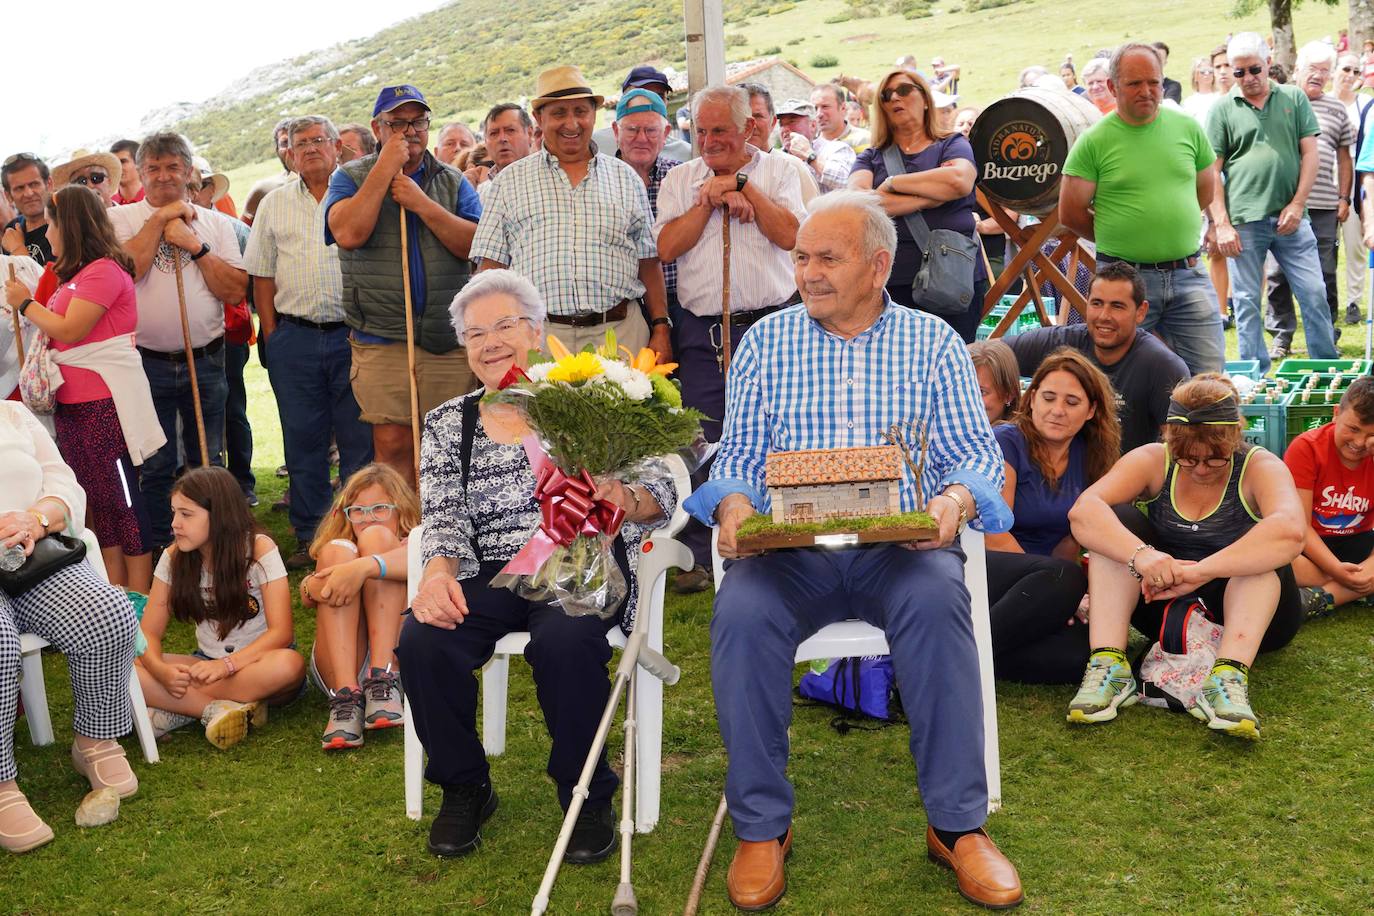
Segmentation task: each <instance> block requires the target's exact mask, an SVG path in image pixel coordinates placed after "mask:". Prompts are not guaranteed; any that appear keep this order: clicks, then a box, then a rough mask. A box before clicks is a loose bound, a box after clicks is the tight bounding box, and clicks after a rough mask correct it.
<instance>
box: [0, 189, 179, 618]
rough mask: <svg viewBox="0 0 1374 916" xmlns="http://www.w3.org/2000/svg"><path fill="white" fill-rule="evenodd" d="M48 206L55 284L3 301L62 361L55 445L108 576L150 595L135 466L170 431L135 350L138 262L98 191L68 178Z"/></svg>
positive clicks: (13, 290) (15, 285) (10, 288)
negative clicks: (46, 292) (80, 493)
mask: <svg viewBox="0 0 1374 916" xmlns="http://www.w3.org/2000/svg"><path fill="white" fill-rule="evenodd" d="M45 212H46V216H47V220H48V240H49V242H50V243H51V244H52V248H53V255H54V257H55V258H56V260H55V261H54V262H53V263H52V264H51V265H49V266H50V268H51V269H52V270H53V271H54V273H55V275H56V278H57V280H58V281H59V282H58V284H57V288H56V291H55V292H53V293H52V294H51V296H50V297H49V298H48V299H47V300H46V304H39V302H37V301H36V300H34V299H32V298H30V296H29V290H28V287H27V286H25V285H24V284H23V283H22V282H19V281H9V282H7V283H6V284H5V299H6V302H7V303H8V304H9V307H10V308H12V309H16V310H17V311H18V312H19V314H20V315H21V316H23V318H24V320H25V321H27V322H29V323H30V324H32V325H34V326H35V327H36V328H37V329H38V330H39V331H42V332H43V333H44V334H46V335H48V337H49V349H50V350H51V357H52V359H53V360H54V361H55V362H57V363H59V364H61V371H62V382H61V384H60V385H59V386H58V388H57V390H56V394H55V397H56V400H57V407H56V411H55V416H54V420H53V422H54V426H55V427H56V430H57V445H58V447H59V448H60V449H61V450H62V455H63V457H64V458H65V459H66V461H67V463H68V464H70V465H71V467H72V470H74V471H75V472H76V478H77V480H78V481H80V483H81V486H82V487H83V488H85V490H86V496H87V505H88V508H89V523H90V527H91V530H92V531H94V532H95V535H96V537H97V538H98V539H99V541H100V546H101V554H102V556H103V557H104V558H105V567H106V569H107V570H108V571H109V578H110V581H111V582H113V583H114V584H115V585H123V586H127V587H128V588H131V589H133V590H134V591H138V592H144V593H146V592H147V591H148V589H149V587H150V586H151V584H152V579H153V566H152V557H151V554H150V552H149V546H150V545H149V543H148V514H147V510H146V509H145V507H144V502H143V497H142V494H141V492H140V490H139V473H138V471H137V470H136V468H137V467H138V466H139V465H141V464H143V459H144V458H145V457H146V456H148V455H150V454H152V453H153V452H154V451H156V450H157V449H158V448H159V447H160V446H162V444H163V443H164V442H165V441H166V437H165V436H164V435H163V433H162V430H161V427H160V426H159V425H158V423H157V414H156V412H155V411H154V409H153V399H152V394H151V393H150V391H149V388H148V379H147V377H146V376H145V375H144V372H143V363H142V361H141V360H140V358H139V356H138V351H137V350H136V349H135V348H134V329H135V326H136V325H137V324H138V302H137V298H136V297H135V295H134V281H133V272H134V263H133V260H132V259H131V258H130V257H129V255H128V254H127V253H125V251H124V249H123V248H122V247H121V246H120V245H119V242H118V241H117V240H116V239H115V233H114V227H113V226H111V225H110V221H109V219H108V217H107V216H106V208H105V204H104V203H103V202H102V201H101V199H100V198H99V197H98V196H97V195H96V194H95V192H93V191H91V190H88V189H87V188H83V187H81V186H79V185H68V186H67V187H64V188H61V189H59V190H57V191H54V192H53V194H52V196H51V197H49V198H48V201H47V207H46V211H45ZM40 287H41V284H40Z"/></svg>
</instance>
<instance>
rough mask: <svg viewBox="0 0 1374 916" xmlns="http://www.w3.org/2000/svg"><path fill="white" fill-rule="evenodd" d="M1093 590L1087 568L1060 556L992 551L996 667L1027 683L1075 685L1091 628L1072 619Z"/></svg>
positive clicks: (1085, 657)
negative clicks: (1071, 620)
mask: <svg viewBox="0 0 1374 916" xmlns="http://www.w3.org/2000/svg"><path fill="white" fill-rule="evenodd" d="M1087 590H1088V579H1087V576H1085V575H1084V574H1083V568H1082V567H1081V566H1080V565H1078V564H1077V563H1070V562H1069V561H1067V560H1061V559H1059V558H1058V557H1045V556H1040V555H1039V554H1033V553H1008V552H1003V551H1000V550H989V551H988V597H989V599H990V600H991V602H992V607H991V608H990V611H991V616H992V653H993V669H994V670H995V671H996V674H997V677H998V678H1000V679H1002V680H1007V681H1020V682H1021V683H1023V684H1076V683H1078V681H1079V680H1080V679H1081V678H1082V677H1083V668H1084V666H1085V665H1087V663H1088V652H1089V650H1090V647H1089V645H1088V627H1087V625H1086V624H1081V623H1075V624H1074V625H1073V626H1069V625H1068V621H1069V619H1070V618H1072V617H1073V615H1074V612H1075V611H1077V610H1078V604H1079V602H1080V601H1081V600H1082V599H1083V595H1084V594H1085V593H1086V592H1087Z"/></svg>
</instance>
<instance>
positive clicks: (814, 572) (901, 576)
mask: <svg viewBox="0 0 1374 916" xmlns="http://www.w3.org/2000/svg"><path fill="white" fill-rule="evenodd" d="M683 168H684V169H685V168H687V166H683ZM896 247H897V236H896V230H895V229H894V228H893V225H892V220H891V218H890V217H889V216H888V215H887V214H886V213H885V212H884V211H883V209H882V207H881V206H880V205H879V203H878V201H877V197H876V196H875V195H872V194H868V193H864V192H859V191H836V192H834V193H833V194H826V195H823V196H821V197H818V198H816V200H815V201H814V202H813V203H812V206H811V213H810V214H809V215H808V216H807V218H806V220H805V221H804V222H803V223H802V225H801V227H800V229H799V230H798V233H797V242H796V247H795V250H794V251H793V263H794V265H795V270H794V280H795V282H796V285H797V287H798V289H800V290H801V295H802V304H800V305H796V306H793V307H791V308H787V309H783V310H782V311H781V312H778V313H776V314H773V315H769V316H768V317H766V318H764V319H763V320H761V321H760V322H758V323H757V324H756V325H755V326H754V327H753V328H751V329H750V331H749V333H748V334H746V335H745V336H744V339H743V340H741V341H740V343H739V347H738V348H737V349H736V351H735V357H734V360H733V361H732V363H731V366H730V379H729V391H728V397H727V405H728V406H727V410H726V414H725V432H724V436H723V438H722V440H721V449H720V452H719V454H718V456H717V458H716V462H715V466H714V467H713V468H712V470H711V479H710V480H709V481H708V482H706V483H705V484H703V485H702V486H701V487H700V488H699V489H697V491H696V492H695V493H694V494H693V495H692V496H691V498H690V499H688V500H687V502H686V508H687V510H688V511H689V512H691V513H692V514H693V515H694V516H695V517H696V518H697V519H698V520H700V521H702V522H703V523H706V524H714V525H717V526H718V527H719V529H720V540H719V545H720V551H721V553H722V554H723V555H725V556H728V557H738V558H737V559H735V561H734V562H733V563H731V564H730V565H729V566H728V567H727V568H726V571H725V577H724V579H723V580H722V581H721V585H720V589H719V590H718V591H717V592H716V599H715V614H714V617H713V618H712V621H711V682H712V687H713V690H714V693H715V701H716V715H717V720H718V722H719V726H720V733H721V737H722V739H723V740H724V742H725V750H726V753H727V755H728V758H729V765H728V769H727V771H726V777H725V795H726V800H727V802H728V803H729V810H730V815H731V818H732V819H733V821H734V827H735V833H736V835H737V836H738V837H739V840H740V842H739V846H738V848H737V849H736V851H735V857H734V861H733V862H732V863H731V864H730V871H729V876H728V878H727V888H728V890H729V894H730V899H731V901H732V902H733V903H734V904H735V905H736V906H737V907H740V908H741V909H747V910H759V909H764V908H765V907H768V906H772V905H773V904H775V903H777V902H778V900H780V899H781V898H782V895H783V892H784V891H785V890H786V887H787V879H786V874H785V870H784V864H783V863H784V859H785V858H786V857H787V854H788V853H789V852H790V851H791V849H792V832H793V825H792V811H793V790H792V785H791V784H790V783H789V782H788V780H787V775H786V773H787V758H788V737H787V728H788V724H789V723H790V721H791V718H792V695H791V694H792V668H793V660H794V658H795V654H796V650H797V646H798V645H799V644H800V643H801V641H802V640H804V639H806V638H807V637H808V636H810V635H811V634H813V633H815V632H816V631H817V630H819V629H820V628H821V627H823V626H825V625H826V624H829V623H835V622H837V621H841V620H846V619H848V618H851V617H859V618H862V619H863V620H866V621H868V622H869V623H871V624H873V625H874V626H877V627H880V628H882V630H883V632H884V633H885V635H886V637H887V642H888V645H889V646H890V647H891V652H892V660H893V665H894V666H895V668H896V672H897V684H898V687H899V689H900V690H901V694H902V707H903V709H904V710H905V712H906V715H907V718H908V719H909V720H910V723H911V753H912V757H913V758H914V760H915V762H916V765H917V779H918V782H919V786H920V793H921V802H922V804H923V805H924V806H925V809H926V815H927V820H928V823H929V826H928V828H927V830H926V850H927V853H928V855H929V856H930V858H931V860H932V861H935V862H937V863H938V864H942V865H945V866H947V867H949V868H952V869H953V870H954V873H955V876H956V877H957V879H958V885H959V891H960V893H962V894H963V895H964V896H965V897H967V898H968V899H969V900H971V901H973V902H975V903H978V904H981V905H984V906H989V907H995V908H1005V907H1012V906H1016V905H1017V904H1019V903H1020V902H1021V901H1022V899H1023V896H1024V895H1023V893H1022V890H1021V881H1020V877H1019V876H1018V875H1017V873H1016V868H1015V867H1014V866H1013V865H1012V864H1011V862H1009V861H1008V860H1007V858H1006V857H1005V856H1004V855H1003V854H1002V853H1001V852H1000V851H999V850H998V849H997V847H996V846H995V845H994V844H993V842H992V840H991V839H990V838H989V837H988V835H987V833H986V831H984V829H983V823H984V821H985V820H986V819H987V805H988V790H987V781H986V775H985V771H984V767H983V710H982V699H981V693H980V691H979V689H978V657H977V649H976V647H975V645H974V640H973V625H972V618H971V610H970V603H969V593H968V590H967V589H966V588H965V587H964V556H963V553H962V552H961V551H960V550H959V548H958V546H957V545H956V544H955V541H956V538H957V537H958V534H959V531H960V530H961V529H962V528H963V526H964V524H965V523H966V522H967V521H968V520H969V519H970V518H974V517H977V518H979V519H981V522H982V525H983V527H984V528H985V529H986V530H988V531H1005V530H1007V529H1008V528H1009V527H1010V524H1011V513H1010V511H1009V510H1008V508H1007V505H1006V503H1005V502H1004V501H1003V500H1002V497H1001V495H1000V491H1001V487H1002V485H1003V482H1004V481H1003V462H1002V453H1001V451H1000V450H999V449H998V447H997V443H996V440H995V439H994V438H993V435H992V429H991V427H990V426H989V425H988V421H987V412H986V411H984V410H983V409H982V400H981V398H980V396H979V391H978V381H977V376H976V374H975V372H974V369H973V364H972V362H971V361H970V359H969V355H968V350H967V348H966V347H965V346H964V344H963V342H962V341H961V340H960V339H959V337H958V335H956V334H955V333H954V331H953V330H952V329H951V328H950V326H949V325H948V324H946V323H945V322H944V321H942V320H940V319H939V318H936V317H934V316H931V315H927V314H925V313H923V312H920V311H917V310H915V309H907V308H902V307H901V306H898V305H896V304H894V303H893V302H892V300H891V299H889V298H888V296H887V294H886V293H885V291H884V286H885V285H886V283H887V278H888V274H889V273H890V272H891V269H892V258H893V253H894V252H895V250H896ZM820 405H824V409H818V407H819V406H820ZM894 427H895V428H897V429H900V430H903V431H907V434H908V435H914V433H913V432H912V431H915V430H920V431H921V432H920V437H921V439H922V440H923V446H924V461H923V462H922V464H921V477H920V479H919V480H918V479H916V474H915V466H914V465H912V464H910V463H906V464H905V465H904V466H903V467H902V469H901V480H900V483H899V486H898V496H899V501H900V508H901V510H902V511H903V512H911V511H915V510H917V509H924V510H925V511H926V512H929V513H930V514H931V515H932V516H933V517H934V520H935V524H936V526H937V527H938V529H939V535H938V536H937V537H936V538H935V539H934V540H931V541H925V542H922V543H921V544H920V545H918V549H907V548H909V547H911V546H912V545H897V544H888V545H882V546H871V547H866V548H849V549H839V550H785V551H779V552H774V553H766V554H762V555H753V556H743V557H740V556H739V555H738V550H737V541H736V535H737V532H738V530H739V526H740V523H741V522H743V521H744V520H745V519H746V518H748V517H750V516H752V515H754V514H755V513H756V512H762V513H767V512H769V511H770V502H769V497H768V491H767V489H766V486H765V481H764V465H765V459H766V458H767V456H768V455H769V454H770V453H774V452H796V451H800V450H809V449H823V450H832V449H853V448H866V447H868V448H871V447H874V446H881V445H882V444H883V443H884V442H885V439H884V436H885V434H887V433H888V431H889V430H891V429H892V428H894ZM853 763H854V762H853V761H852V760H851V761H850V762H849V765H851V766H852V765H853ZM894 810H895V809H894ZM901 867H903V868H904V867H906V866H905V864H903V865H902V866H901Z"/></svg>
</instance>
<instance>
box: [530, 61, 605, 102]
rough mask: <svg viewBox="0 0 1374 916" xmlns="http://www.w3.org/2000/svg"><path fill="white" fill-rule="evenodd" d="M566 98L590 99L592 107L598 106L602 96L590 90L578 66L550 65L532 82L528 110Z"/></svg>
mask: <svg viewBox="0 0 1374 916" xmlns="http://www.w3.org/2000/svg"><path fill="white" fill-rule="evenodd" d="M566 99H591V100H592V105H593V107H600V105H601V100H602V97H601V96H599V95H597V94H596V93H595V92H592V90H591V87H590V86H588V85H587V81H586V80H585V79H583V78H582V71H581V70H580V69H579V68H577V67H550V68H549V69H548V70H545V71H544V72H543V73H541V74H539V77H538V79H536V80H535V82H534V98H532V99H530V111H538V110H539V107H540V106H541V105H547V104H548V103H549V102H557V101H564V100H566Z"/></svg>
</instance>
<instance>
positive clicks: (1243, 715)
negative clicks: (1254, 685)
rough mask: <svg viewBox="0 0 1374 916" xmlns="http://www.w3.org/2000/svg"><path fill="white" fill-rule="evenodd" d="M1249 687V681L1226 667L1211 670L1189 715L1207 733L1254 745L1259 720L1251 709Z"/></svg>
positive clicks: (1234, 670) (1257, 734)
mask: <svg viewBox="0 0 1374 916" xmlns="http://www.w3.org/2000/svg"><path fill="white" fill-rule="evenodd" d="M1249 685H1250V681H1249V678H1247V677H1246V676H1245V675H1244V674H1242V673H1241V672H1239V671H1237V670H1236V669H1235V668H1232V667H1230V666H1229V665H1222V666H1221V667H1219V668H1213V669H1212V673H1211V674H1209V675H1207V680H1205V681H1203V682H1202V692H1201V693H1199V694H1198V697H1197V699H1196V700H1194V701H1193V705H1192V706H1191V707H1190V708H1189V710H1188V711H1189V712H1190V713H1192V714H1193V718H1195V719H1197V720H1198V721H1200V722H1206V723H1207V727H1208V728H1210V729H1213V730H1215V731H1219V732H1226V734H1228V735H1232V736H1234V737H1236V738H1245V739H1247V740H1250V741H1257V740H1259V736H1260V732H1259V719H1258V718H1256V717H1255V713H1254V710H1252V709H1251V708H1250V686H1249Z"/></svg>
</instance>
